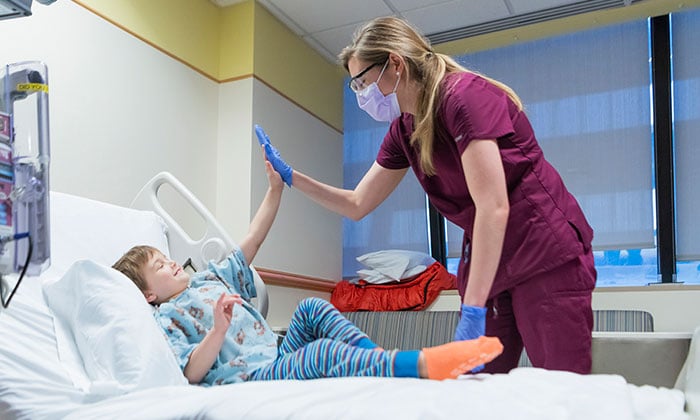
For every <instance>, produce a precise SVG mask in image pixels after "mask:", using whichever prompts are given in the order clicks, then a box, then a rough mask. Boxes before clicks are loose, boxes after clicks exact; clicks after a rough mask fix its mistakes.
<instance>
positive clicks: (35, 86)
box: [17, 83, 49, 93]
mask: <svg viewBox="0 0 700 420" xmlns="http://www.w3.org/2000/svg"><path fill="white" fill-rule="evenodd" d="M17 90H18V91H20V92H44V93H49V85H47V84H45V83H20V84H18V85H17Z"/></svg>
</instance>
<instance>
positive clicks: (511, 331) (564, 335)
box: [484, 251, 596, 373]
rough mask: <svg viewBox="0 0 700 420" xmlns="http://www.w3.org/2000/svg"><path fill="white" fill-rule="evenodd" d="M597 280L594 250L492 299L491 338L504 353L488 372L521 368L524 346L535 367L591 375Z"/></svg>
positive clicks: (488, 319)
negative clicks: (492, 337)
mask: <svg viewBox="0 0 700 420" xmlns="http://www.w3.org/2000/svg"><path fill="white" fill-rule="evenodd" d="M595 281H596V270H595V266H594V264H593V253H592V251H589V252H588V253H587V254H584V255H582V256H580V257H579V258H577V259H575V260H572V261H569V262H567V263H565V264H563V265H561V266H559V267H558V268H556V269H554V270H552V271H550V272H547V273H544V274H541V275H537V276H534V277H533V278H530V279H528V280H526V281H523V282H521V283H520V284H518V285H517V286H515V287H513V288H512V289H509V290H506V291H504V292H502V293H500V294H499V295H497V296H494V297H493V298H492V299H489V300H488V301H487V302H486V307H487V308H488V312H487V314H486V335H487V336H496V337H499V338H500V339H501V342H502V343H503V353H502V354H501V355H500V356H499V357H497V358H496V359H494V360H493V361H492V362H490V363H488V364H486V366H485V369H484V372H489V373H507V372H508V371H510V370H511V369H513V368H515V367H517V366H518V360H519V359H520V353H521V352H522V349H523V344H524V345H525V349H526V350H527V354H528V356H529V357H530V361H531V362H532V365H533V366H534V367H540V368H545V369H550V370H567V371H571V372H577V373H590V372H591V330H592V329H593V311H592V309H591V295H592V292H593V288H594V287H595Z"/></svg>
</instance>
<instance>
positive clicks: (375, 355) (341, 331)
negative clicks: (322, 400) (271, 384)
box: [250, 298, 396, 381]
mask: <svg viewBox="0 0 700 420" xmlns="http://www.w3.org/2000/svg"><path fill="white" fill-rule="evenodd" d="M363 338H368V337H367V335H366V334H365V333H364V332H362V331H361V330H360V329H359V328H357V327H356V326H355V325H354V324H353V323H352V322H350V321H348V320H347V319H346V318H345V317H344V316H342V315H341V314H340V312H338V310H337V309H336V308H335V307H334V306H333V305H331V304H330V303H328V302H326V301H325V300H323V299H318V298H307V299H304V300H303V301H301V302H300V303H299V305H298V306H297V309H296V311H295V312H294V315H293V316H292V320H291V322H290V324H289V329H288V330H287V334H286V336H285V337H284V340H283V341H282V343H281V344H280V347H279V349H278V355H277V359H276V360H275V361H274V362H272V363H271V364H269V365H268V366H266V367H264V368H261V369H257V370H255V371H253V372H252V373H251V376H250V380H251V381H265V380H274V379H316V378H329V377H341V376H394V359H395V355H396V351H377V350H370V349H364V348H360V347H356V344H357V342H358V341H360V340H361V339H363Z"/></svg>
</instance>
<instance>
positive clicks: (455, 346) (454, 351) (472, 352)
mask: <svg viewBox="0 0 700 420" xmlns="http://www.w3.org/2000/svg"><path fill="white" fill-rule="evenodd" d="M502 351H503V345H502V344H501V341H500V340H499V339H498V338H497V337H484V336H481V337H479V338H477V339H476V340H465V341H453V342H451V343H447V344H443V345H441V346H435V347H427V348H424V349H423V357H424V360H425V366H426V370H427V372H428V378H429V379H439V380H440V379H454V378H456V377H458V376H459V375H461V374H463V373H465V372H468V371H470V370H472V369H474V368H475V367H477V366H479V365H483V364H484V363H488V362H490V361H491V360H493V359H495V358H496V356H498V355H499V354H501V352H502Z"/></svg>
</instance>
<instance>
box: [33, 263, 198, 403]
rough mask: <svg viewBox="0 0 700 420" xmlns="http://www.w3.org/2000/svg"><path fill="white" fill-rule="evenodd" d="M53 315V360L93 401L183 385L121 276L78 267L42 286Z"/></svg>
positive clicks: (145, 308)
mask: <svg viewBox="0 0 700 420" xmlns="http://www.w3.org/2000/svg"><path fill="white" fill-rule="evenodd" d="M44 295H45V296H46V300H47V303H48V305H49V307H50V308H51V311H52V312H53V314H54V321H55V327H56V339H57V341H58V344H59V357H60V356H61V354H60V353H61V349H63V352H65V351H69V350H70V349H71V348H73V349H77V352H78V354H77V357H75V356H76V355H69V356H71V357H61V361H62V362H63V363H73V364H75V363H79V362H80V361H82V365H83V366H75V365H72V366H66V367H67V369H68V370H69V371H70V372H73V376H74V381H76V379H75V372H80V371H81V369H83V372H84V373H85V378H83V379H84V380H82V381H80V380H79V381H77V382H79V383H77V384H76V385H78V386H79V387H80V388H82V389H83V390H84V391H86V392H89V393H91V394H94V395H116V394H121V393H125V392H130V391H134V390H139V389H145V388H151V387H156V386H167V385H185V384H186V383H187V381H186V379H185V377H184V375H183V374H182V371H181V370H180V368H179V366H178V364H177V361H176V360H175V356H174V355H173V353H172V350H171V349H170V347H169V345H168V343H167V341H166V339H165V336H164V333H163V331H162V330H161V329H160V327H158V325H157V324H156V321H155V320H154V319H153V316H152V311H151V306H150V305H149V304H148V303H147V302H146V300H145V298H144V296H143V294H142V293H141V291H140V290H139V289H138V287H136V285H135V284H134V283H133V282H132V281H131V280H129V279H128V278H127V277H126V276H125V275H123V274H122V273H120V272H118V271H117V270H114V269H112V268H111V267H107V266H103V265H100V264H97V263H95V262H93V261H87V260H83V261H78V262H76V263H75V264H73V265H72V266H71V267H70V268H69V269H68V271H66V273H65V275H63V276H62V277H60V278H59V279H58V280H57V281H49V282H47V283H45V284H44Z"/></svg>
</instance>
